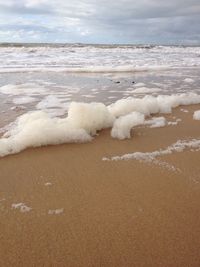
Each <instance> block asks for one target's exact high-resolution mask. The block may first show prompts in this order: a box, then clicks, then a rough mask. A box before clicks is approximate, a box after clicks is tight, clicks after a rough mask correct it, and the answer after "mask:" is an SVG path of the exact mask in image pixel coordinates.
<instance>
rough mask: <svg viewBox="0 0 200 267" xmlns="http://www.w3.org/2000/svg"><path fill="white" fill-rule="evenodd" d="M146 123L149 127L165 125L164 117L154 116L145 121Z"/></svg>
mask: <svg viewBox="0 0 200 267" xmlns="http://www.w3.org/2000/svg"><path fill="white" fill-rule="evenodd" d="M145 124H146V125H150V128H160V127H164V126H165V125H166V119H165V118H164V117H155V118H152V119H150V120H147V121H145Z"/></svg>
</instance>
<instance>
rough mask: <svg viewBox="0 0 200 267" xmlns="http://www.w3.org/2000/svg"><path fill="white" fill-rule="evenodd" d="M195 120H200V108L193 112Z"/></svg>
mask: <svg viewBox="0 0 200 267" xmlns="http://www.w3.org/2000/svg"><path fill="white" fill-rule="evenodd" d="M193 119H194V120H200V110H196V111H195V112H194V114H193Z"/></svg>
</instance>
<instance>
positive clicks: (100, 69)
mask: <svg viewBox="0 0 200 267" xmlns="http://www.w3.org/2000/svg"><path fill="white" fill-rule="evenodd" d="M173 68H174V67H173V66H170V65H149V66H132V65H127V66H126V65H124V66H83V67H78V68H77V67H68V68H67V67H62V66H60V67H56V66H54V67H53V68H52V67H48V66H43V67H36V66H35V67H29V68H23V67H18V68H15V67H11V68H9V67H7V68H0V73H17V72H74V73H107V72H111V73H112V72H113V73H115V72H116V73H118V72H146V71H162V70H168V69H173Z"/></svg>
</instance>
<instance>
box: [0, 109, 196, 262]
mask: <svg viewBox="0 0 200 267" xmlns="http://www.w3.org/2000/svg"><path fill="white" fill-rule="evenodd" d="M181 108H182V107H179V108H176V109H174V110H173V113H172V114H169V115H167V117H168V119H169V120H171V119H172V118H173V117H176V118H181V119H182V121H180V122H179V123H178V125H176V126H165V127H162V128H153V129H152V128H146V127H137V128H136V129H133V132H132V138H131V139H128V140H124V141H119V140H116V139H112V138H111V137H110V131H109V130H103V131H101V133H100V134H99V135H98V136H97V137H96V138H95V139H94V140H93V141H92V142H90V143H84V144H63V145H58V146H46V147H40V148H30V149H27V150H25V151H22V152H20V153H19V154H15V155H10V156H7V157H3V158H0V170H1V173H0V183H1V189H0V210H1V222H0V223H1V229H2V231H1V233H0V240H1V242H0V265H2V266H16V267H18V266H137V267H138V266H152V267H153V266H162V267H163V266H172V267H176V266H185V267H186V266H199V265H200V257H199V249H200V234H199V226H200V221H199V219H198V213H199V201H200V194H199V191H200V175H199V173H200V167H199V158H200V151H195V152H192V151H190V149H189V150H185V151H183V152H181V153H172V154H170V155H166V156H163V157H162V158H159V159H161V160H162V161H165V162H167V163H168V164H171V165H174V166H175V167H176V168H177V169H180V170H181V171H176V170H175V171H171V170H169V169H167V168H165V167H163V166H160V165H157V164H153V163H146V162H141V161H136V160H128V161H117V162H115V161H109V162H105V161H103V160H102V158H103V157H105V156H106V157H111V156H115V155H123V154H125V153H129V152H130V153H131V152H135V151H143V152H147V151H154V150H158V149H160V148H165V147H167V146H169V145H171V144H172V143H174V142H176V141H177V139H187V138H199V121H194V120H193V119H192V114H193V111H194V110H197V109H199V105H193V106H186V107H184V108H186V109H187V110H188V111H189V112H188V113H184V112H181V111H180V110H181ZM19 204H21V206H20V205H19ZM17 205H18V206H17ZM23 205H24V206H23ZM21 207H22V208H21ZM23 207H24V208H23Z"/></svg>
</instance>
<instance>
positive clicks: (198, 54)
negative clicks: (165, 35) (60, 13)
mask: <svg viewBox="0 0 200 267" xmlns="http://www.w3.org/2000/svg"><path fill="white" fill-rule="evenodd" d="M199 74H200V47H183V46H182V47H181V46H131V45H128V46H125V45H124V46H122V45H121V46H117V45H113V46H112V45H109V46H103V45H80V44H79V45H78V44H76V45H48V44H46V45H25V44H19V45H17V46H16V45H1V46H0V104H1V106H0V115H1V120H0V128H1V129H0V131H1V134H2V136H3V137H2V138H1V139H0V155H2V156H3V155H7V154H11V153H16V152H19V151H21V150H23V149H25V148H26V147H30V146H40V145H47V144H59V143H66V142H86V141H91V140H92V138H93V137H94V135H95V134H96V132H97V131H98V130H100V129H103V128H108V127H111V128H112V131H111V136H112V137H113V138H118V139H124V138H129V137H130V130H131V129H132V128H133V127H134V126H136V125H140V124H146V125H150V127H159V126H160V127H161V126H165V125H166V124H167V123H166V122H165V118H164V117H161V118H160V120H159V121H158V120H157V121H153V122H152V123H149V124H148V123H147V122H146V118H147V116H150V115H152V114H157V113H169V112H172V109H173V108H174V107H177V106H179V105H189V104H197V103H200V86H199V85H200V75H199ZM80 102H81V103H80ZM152 125H153V126H152ZM156 125H157V126H156ZM45 127H46V128H45ZM50 132H51V134H48V133H50ZM30 133H32V135H31V138H30Z"/></svg>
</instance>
